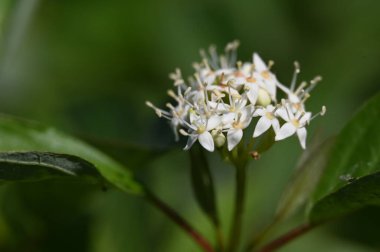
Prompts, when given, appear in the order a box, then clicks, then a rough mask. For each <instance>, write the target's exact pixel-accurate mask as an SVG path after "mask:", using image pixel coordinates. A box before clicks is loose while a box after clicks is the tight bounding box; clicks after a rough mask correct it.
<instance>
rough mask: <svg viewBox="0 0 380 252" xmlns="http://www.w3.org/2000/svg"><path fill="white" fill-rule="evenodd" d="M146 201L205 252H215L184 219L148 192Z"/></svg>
mask: <svg viewBox="0 0 380 252" xmlns="http://www.w3.org/2000/svg"><path fill="white" fill-rule="evenodd" d="M146 198H147V200H148V201H149V202H150V203H151V204H153V205H154V206H155V207H157V208H158V209H159V210H161V211H162V212H163V213H164V214H165V215H166V216H167V217H169V218H170V219H171V220H172V221H174V222H175V223H176V224H177V225H178V226H179V227H180V228H182V229H183V230H184V231H185V232H186V233H187V234H188V235H189V236H190V237H191V238H192V239H193V240H194V241H195V242H196V243H197V244H198V245H199V246H200V247H201V248H202V249H203V251H205V252H215V250H214V249H213V247H212V246H211V244H210V243H209V242H208V241H207V240H206V239H205V238H204V237H203V236H202V235H201V234H200V233H199V232H198V231H196V230H195V229H194V228H193V227H192V226H191V225H190V224H189V223H188V222H187V221H186V220H185V219H183V218H182V217H181V216H180V215H179V214H178V213H177V212H176V211H175V210H173V209H172V208H170V207H169V206H168V205H167V204H166V203H164V202H163V201H161V200H160V199H158V198H157V197H156V196H155V195H153V194H152V193H150V192H147V193H146Z"/></svg>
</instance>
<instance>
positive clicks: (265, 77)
mask: <svg viewBox="0 0 380 252" xmlns="http://www.w3.org/2000/svg"><path fill="white" fill-rule="evenodd" d="M261 76H263V78H264V79H266V80H267V79H269V77H270V74H269V71H268V70H265V71H262V72H261Z"/></svg>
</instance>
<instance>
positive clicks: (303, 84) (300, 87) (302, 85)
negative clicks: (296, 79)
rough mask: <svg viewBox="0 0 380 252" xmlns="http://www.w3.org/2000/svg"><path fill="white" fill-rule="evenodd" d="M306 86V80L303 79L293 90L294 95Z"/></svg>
mask: <svg viewBox="0 0 380 252" xmlns="http://www.w3.org/2000/svg"><path fill="white" fill-rule="evenodd" d="M306 86H307V82H306V81H303V82H302V83H301V84H300V86H299V87H298V88H297V90H296V91H295V92H294V94H295V95H297V94H298V93H299V92H300V91H301V90H302V89H304V87H306Z"/></svg>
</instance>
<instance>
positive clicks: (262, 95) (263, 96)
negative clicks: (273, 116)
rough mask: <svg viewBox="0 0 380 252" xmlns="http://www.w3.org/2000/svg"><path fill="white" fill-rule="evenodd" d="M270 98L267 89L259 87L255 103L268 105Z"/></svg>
mask: <svg viewBox="0 0 380 252" xmlns="http://www.w3.org/2000/svg"><path fill="white" fill-rule="evenodd" d="M271 101H272V100H271V98H270V96H269V93H268V91H266V90H265V89H262V88H260V89H259V95H258V97H257V103H258V104H259V105H261V106H264V107H266V106H268V105H269V104H270V103H271Z"/></svg>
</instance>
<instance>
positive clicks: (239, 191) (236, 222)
mask: <svg viewBox="0 0 380 252" xmlns="http://www.w3.org/2000/svg"><path fill="white" fill-rule="evenodd" d="M235 166H236V192H235V209H234V216H233V220H232V221H233V222H232V226H231V232H230V239H229V244H228V246H227V250H226V251H227V252H233V251H235V250H236V247H237V246H238V244H239V241H240V234H241V226H242V217H243V210H244V198H245V183H246V164H245V163H244V164H236V165H235Z"/></svg>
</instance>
